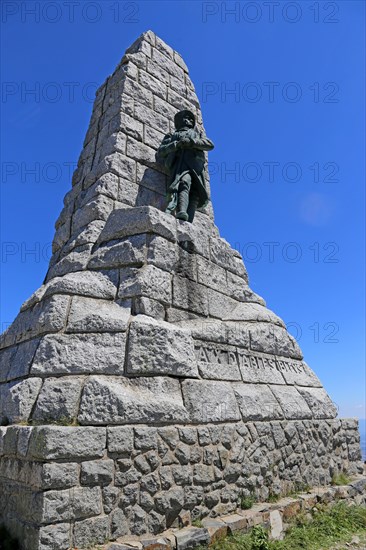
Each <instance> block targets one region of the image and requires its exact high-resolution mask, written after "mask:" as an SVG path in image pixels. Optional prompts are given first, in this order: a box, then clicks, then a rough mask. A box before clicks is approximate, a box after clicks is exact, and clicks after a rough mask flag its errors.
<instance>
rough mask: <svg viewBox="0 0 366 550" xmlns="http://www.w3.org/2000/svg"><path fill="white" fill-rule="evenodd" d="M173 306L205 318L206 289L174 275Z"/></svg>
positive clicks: (206, 311) (206, 306) (206, 308)
mask: <svg viewBox="0 0 366 550" xmlns="http://www.w3.org/2000/svg"><path fill="white" fill-rule="evenodd" d="M173 305H174V306H176V307H179V308H182V309H186V310H189V311H191V312H193V313H198V314H200V315H204V316H207V315H208V295H207V287H205V286H204V285H200V284H198V283H195V282H193V281H190V280H189V279H186V278H183V277H178V276H176V275H175V276H174V277H173Z"/></svg>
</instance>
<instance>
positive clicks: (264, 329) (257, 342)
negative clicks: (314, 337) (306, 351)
mask: <svg viewBox="0 0 366 550" xmlns="http://www.w3.org/2000/svg"><path fill="white" fill-rule="evenodd" d="M250 347H251V349H252V350H253V351H262V352H264V353H270V354H273V355H282V356H284V357H293V358H294V359H302V353H301V350H300V348H299V346H298V345H297V343H296V341H295V339H294V338H293V337H292V336H291V335H290V334H289V333H288V332H287V331H286V330H285V329H284V328H281V327H279V326H277V325H274V324H272V323H259V322H258V323H256V324H255V326H254V327H253V328H251V330H250Z"/></svg>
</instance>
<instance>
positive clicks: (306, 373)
mask: <svg viewBox="0 0 366 550" xmlns="http://www.w3.org/2000/svg"><path fill="white" fill-rule="evenodd" d="M276 366H277V369H278V370H279V371H280V372H281V374H282V376H283V378H284V379H285V381H286V383H287V384H295V385H296V386H314V387H319V386H321V382H320V380H319V378H318V377H317V376H316V375H315V374H314V372H313V371H312V370H311V369H310V367H309V366H308V365H307V364H306V363H304V361H296V360H294V359H288V358H285V357H276ZM276 383H277V382H276Z"/></svg>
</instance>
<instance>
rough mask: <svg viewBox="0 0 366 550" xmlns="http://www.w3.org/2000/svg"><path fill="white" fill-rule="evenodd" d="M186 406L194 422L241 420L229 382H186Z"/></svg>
mask: <svg viewBox="0 0 366 550" xmlns="http://www.w3.org/2000/svg"><path fill="white" fill-rule="evenodd" d="M182 391H183V398H184V403H185V406H186V407H187V410H188V412H189V415H190V418H191V420H192V421H193V422H203V423H206V422H226V421H230V420H239V419H240V413H239V409H238V405H237V402H236V399H235V395H234V392H233V389H232V385H231V384H230V383H229V382H216V381H206V380H205V381H203V380H199V381H198V380H184V381H183V382H182Z"/></svg>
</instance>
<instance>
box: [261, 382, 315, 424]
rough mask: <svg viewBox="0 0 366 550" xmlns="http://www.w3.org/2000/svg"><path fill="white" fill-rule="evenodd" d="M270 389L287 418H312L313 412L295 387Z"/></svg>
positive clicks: (272, 386) (273, 387) (274, 387)
mask: <svg viewBox="0 0 366 550" xmlns="http://www.w3.org/2000/svg"><path fill="white" fill-rule="evenodd" d="M270 389H271V391H272V393H273V394H274V396H275V398H276V399H277V401H278V402H279V404H280V406H281V408H282V411H283V413H284V415H285V418H288V419H301V418H311V417H312V413H311V410H310V409H309V407H308V405H307V404H306V402H305V400H304V399H303V398H302V397H301V395H300V393H299V392H298V391H297V389H296V388H295V387H293V386H275V385H271V386H270Z"/></svg>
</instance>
